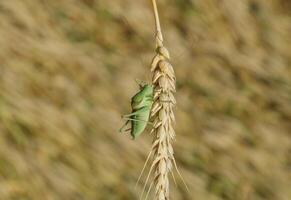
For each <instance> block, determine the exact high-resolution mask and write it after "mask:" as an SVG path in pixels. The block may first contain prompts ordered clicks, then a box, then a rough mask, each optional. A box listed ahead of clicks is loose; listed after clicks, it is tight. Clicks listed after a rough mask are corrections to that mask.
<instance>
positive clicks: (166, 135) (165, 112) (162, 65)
mask: <svg viewBox="0 0 291 200" xmlns="http://www.w3.org/2000/svg"><path fill="white" fill-rule="evenodd" d="M152 3H153V9H154V16H155V24H156V38H155V40H156V55H155V57H154V58H153V60H152V63H151V72H152V73H153V78H152V84H153V86H154V103H153V107H152V110H151V119H152V120H153V129H152V131H151V133H153V134H154V140H153V145H152V149H151V152H150V153H149V156H148V159H147V161H146V163H147V162H148V160H149V158H150V156H151V154H152V153H153V155H154V156H153V162H152V165H151V168H150V171H149V174H148V177H147V179H146V183H145V186H144V189H143V192H142V195H141V197H143V194H144V191H145V187H146V184H147V182H148V180H149V177H150V175H151V174H152V173H153V175H154V176H153V181H152V183H151V184H150V187H149V189H148V193H149V192H150V190H151V188H152V186H153V185H154V187H155V199H156V200H169V199H170V195H169V191H170V189H169V186H170V185H169V174H170V173H171V174H172V175H173V173H172V169H173V166H174V167H175V168H176V170H177V172H178V174H179V175H180V173H179V171H178V169H177V165H176V162H175V158H174V151H173V147H172V141H173V140H174V138H175V131H174V128H173V124H174V123H175V116H174V112H173V109H174V107H175V105H176V100H175V97H174V93H175V92H176V88H175V84H176V77H175V73H174V70H173V67H172V65H171V64H170V62H169V59H170V54H169V52H168V50H167V49H166V48H165V47H164V45H163V35H162V31H161V26H160V21H159V15H158V9H157V4H156V1H155V0H152ZM145 165H146V164H145ZM143 170H144V169H143ZM180 177H181V175H180ZM173 178H174V175H173ZM181 178H182V177H181ZM182 180H183V179H182ZM174 181H175V178H174ZM183 182H184V181H183ZM148 193H147V195H146V198H147V196H148Z"/></svg>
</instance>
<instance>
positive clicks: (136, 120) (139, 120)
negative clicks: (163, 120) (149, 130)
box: [124, 118, 153, 124]
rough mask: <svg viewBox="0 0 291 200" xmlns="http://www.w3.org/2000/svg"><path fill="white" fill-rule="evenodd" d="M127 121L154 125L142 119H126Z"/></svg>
mask: <svg viewBox="0 0 291 200" xmlns="http://www.w3.org/2000/svg"><path fill="white" fill-rule="evenodd" d="M124 119H127V120H128V121H135V122H146V123H148V124H153V123H152V122H149V121H145V120H141V119H132V118H124Z"/></svg>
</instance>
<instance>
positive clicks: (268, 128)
mask: <svg viewBox="0 0 291 200" xmlns="http://www.w3.org/2000/svg"><path fill="white" fill-rule="evenodd" d="M158 4H159V8H160V12H161V21H162V28H163V30H164V34H165V45H166V46H167V47H168V49H169V50H170V52H171V53H172V63H173V65H174V67H175V70H176V75H177V81H178V82H177V87H178V91H177V94H176V97H177V101H178V106H177V109H176V116H177V124H176V131H177V140H176V142H175V144H174V149H175V152H176V154H175V155H176V159H177V162H178V165H179V167H180V170H181V172H182V174H183V176H184V178H185V180H186V182H187V184H188V186H189V188H190V193H187V192H186V190H185V187H184V186H183V185H182V182H181V180H180V179H178V176H176V177H177V181H178V186H177V187H175V186H174V183H173V182H172V185H171V192H172V199H175V200H224V199H226V200H263V199H266V200H290V199H291V190H290V186H291V123H290V122H291V2H290V1H288V0H244V1H242V0H159V1H158ZM153 30H154V19H153V16H152V10H151V4H150V1H133V0H114V1H110V0H59V1H57V0H50V1H48V0H0V199H1V200H40V199H42V200H97V199H98V200H99V199H100V200H103V199H108V200H119V199H124V200H125V199H126V200H128V199H138V196H139V193H140V192H141V190H142V184H143V183H144V179H142V183H141V184H140V185H139V186H138V188H137V190H135V189H134V185H135V182H136V180H137V178H138V175H139V173H140V170H141V169H142V166H143V163H144V161H145V159H146V156H147V153H148V152H149V150H150V145H151V141H152V136H150V135H148V134H146V133H145V134H143V135H142V136H141V137H140V138H138V139H137V140H136V141H132V140H131V139H130V136H129V135H125V134H118V129H119V128H120V127H121V125H122V124H123V121H122V120H121V117H120V116H121V115H122V114H125V113H128V112H130V98H131V96H132V95H133V94H134V93H135V92H136V91H137V90H138V86H137V85H136V83H135V81H134V79H135V78H138V79H141V80H146V81H149V80H150V78H149V77H150V75H149V64H150V61H151V59H152V57H153V56H154V33H153Z"/></svg>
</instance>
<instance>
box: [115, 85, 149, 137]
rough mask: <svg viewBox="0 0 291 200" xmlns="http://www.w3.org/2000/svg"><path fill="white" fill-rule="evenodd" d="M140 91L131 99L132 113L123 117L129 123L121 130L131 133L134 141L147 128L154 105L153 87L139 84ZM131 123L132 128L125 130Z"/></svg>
mask: <svg viewBox="0 0 291 200" xmlns="http://www.w3.org/2000/svg"><path fill="white" fill-rule="evenodd" d="M139 87H140V91H139V92H138V93H137V94H135V95H134V96H133V97H132V98H131V108H132V112H131V113H130V114H127V115H123V118H124V119H126V120H127V121H126V122H125V124H124V125H123V126H122V127H121V129H120V130H119V131H120V132H126V131H130V134H131V136H132V139H135V138H136V137H138V136H139V135H140V134H141V133H142V132H143V131H144V130H145V128H146V126H147V124H148V123H150V122H149V117H150V111H151V108H152V104H153V91H154V89H153V86H152V85H150V84H139ZM129 122H131V128H129V129H127V130H123V129H124V127H125V126H126V125H127V124H128V123H129Z"/></svg>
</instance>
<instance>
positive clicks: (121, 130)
mask: <svg viewBox="0 0 291 200" xmlns="http://www.w3.org/2000/svg"><path fill="white" fill-rule="evenodd" d="M128 123H129V120H127V121H126V122H125V124H124V125H123V126H122V127H121V128H120V129H119V132H120V133H123V132H126V131H127V130H125V131H124V130H123V129H124V128H125V127H126V125H127V124H128Z"/></svg>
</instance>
